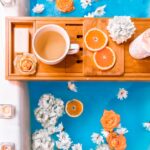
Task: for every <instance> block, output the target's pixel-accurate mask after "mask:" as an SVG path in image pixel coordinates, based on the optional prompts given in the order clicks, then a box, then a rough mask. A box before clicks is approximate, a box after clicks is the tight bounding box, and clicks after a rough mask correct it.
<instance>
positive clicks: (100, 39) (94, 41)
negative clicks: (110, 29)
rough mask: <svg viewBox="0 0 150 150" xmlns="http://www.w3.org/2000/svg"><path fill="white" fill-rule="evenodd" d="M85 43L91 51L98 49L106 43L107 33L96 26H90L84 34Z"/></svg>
mask: <svg viewBox="0 0 150 150" xmlns="http://www.w3.org/2000/svg"><path fill="white" fill-rule="evenodd" d="M84 41H85V45H86V47H87V48H88V49H89V50H91V51H99V50H101V49H103V48H104V47H105V46H106V45H107V43H108V37H107V35H106V34H105V33H104V32H103V31H102V30H100V29H98V28H92V29H90V30H89V31H88V32H87V33H86V34H85V38H84Z"/></svg>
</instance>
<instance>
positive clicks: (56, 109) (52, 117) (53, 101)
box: [34, 94, 64, 128]
mask: <svg viewBox="0 0 150 150" xmlns="http://www.w3.org/2000/svg"><path fill="white" fill-rule="evenodd" d="M38 106H39V107H38V108H37V109H35V112H34V113H35V116H36V119H37V121H39V122H40V123H41V124H42V126H43V127H44V128H49V127H53V126H55V125H56V123H57V120H58V118H59V117H61V116H62V115H63V113H64V102H63V101H62V100H61V99H58V98H55V97H54V96H53V95H51V94H44V95H42V96H41V98H40V100H39V104H38Z"/></svg>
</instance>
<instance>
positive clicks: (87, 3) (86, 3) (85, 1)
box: [80, 0, 92, 9]
mask: <svg viewBox="0 0 150 150" xmlns="http://www.w3.org/2000/svg"><path fill="white" fill-rule="evenodd" d="M80 3H81V7H82V8H83V9H86V8H87V7H88V6H91V5H92V0H80Z"/></svg>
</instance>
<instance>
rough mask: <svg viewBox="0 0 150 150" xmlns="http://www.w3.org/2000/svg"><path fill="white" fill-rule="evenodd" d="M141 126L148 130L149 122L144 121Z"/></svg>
mask: <svg viewBox="0 0 150 150" xmlns="http://www.w3.org/2000/svg"><path fill="white" fill-rule="evenodd" d="M143 127H144V128H145V129H146V130H147V131H150V122H144V123H143Z"/></svg>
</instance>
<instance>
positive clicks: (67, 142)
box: [56, 131, 72, 150]
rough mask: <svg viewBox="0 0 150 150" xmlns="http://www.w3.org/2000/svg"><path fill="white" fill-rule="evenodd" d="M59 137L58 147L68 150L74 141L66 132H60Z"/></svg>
mask: <svg viewBox="0 0 150 150" xmlns="http://www.w3.org/2000/svg"><path fill="white" fill-rule="evenodd" d="M57 137H58V141H56V146H57V148H58V149H63V150H68V149H69V148H70V147H71V144H72V141H71V139H70V137H69V135H68V134H67V133H66V132H64V131H63V132H60V133H59V134H58V135H57Z"/></svg>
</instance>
